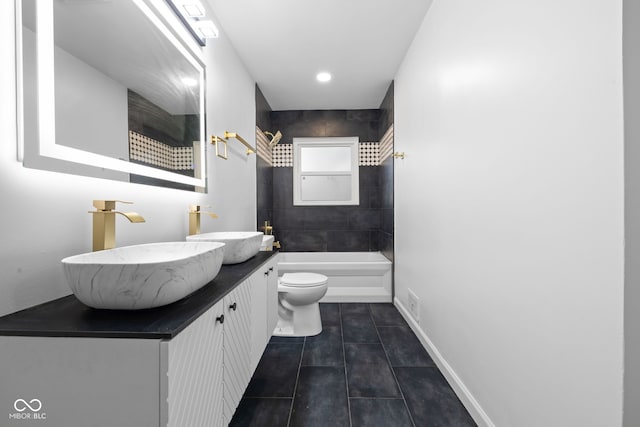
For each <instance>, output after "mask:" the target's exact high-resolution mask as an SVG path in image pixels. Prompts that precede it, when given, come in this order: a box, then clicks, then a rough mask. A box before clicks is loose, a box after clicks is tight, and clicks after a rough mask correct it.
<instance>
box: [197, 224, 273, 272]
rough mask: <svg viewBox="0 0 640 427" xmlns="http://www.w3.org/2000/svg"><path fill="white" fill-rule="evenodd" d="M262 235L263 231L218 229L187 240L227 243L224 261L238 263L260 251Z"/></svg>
mask: <svg viewBox="0 0 640 427" xmlns="http://www.w3.org/2000/svg"><path fill="white" fill-rule="evenodd" d="M262 236H263V233H262V232H261V231H218V232H213V233H203V234H194V235H193V236H187V241H190V242H222V243H224V244H225V247H224V258H223V260H222V263H223V264H238V263H240V262H245V261H246V260H248V259H249V258H251V257H252V256H254V255H255V254H257V253H258V251H259V250H260V245H261V244H262Z"/></svg>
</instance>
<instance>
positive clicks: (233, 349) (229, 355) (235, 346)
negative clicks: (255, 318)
mask: <svg viewBox="0 0 640 427" xmlns="http://www.w3.org/2000/svg"><path fill="white" fill-rule="evenodd" d="M223 303H224V345H223V347H224V356H223V357H224V359H223V360H224V375H223V378H224V409H223V414H224V418H225V421H226V422H229V421H230V420H231V418H232V417H233V413H234V412H235V410H236V408H237V407H238V404H239V403H240V399H241V398H242V395H243V394H244V390H245V389H246V387H247V384H249V380H250V379H251V372H250V366H251V285H250V282H249V280H245V281H244V282H242V283H241V284H240V285H238V287H236V288H235V289H234V290H233V291H231V292H230V293H229V294H228V295H227V296H225V297H224V299H223Z"/></svg>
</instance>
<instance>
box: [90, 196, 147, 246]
mask: <svg viewBox="0 0 640 427" xmlns="http://www.w3.org/2000/svg"><path fill="white" fill-rule="evenodd" d="M116 202H120V203H128V204H131V203H132V202H123V201H120V200H94V201H93V207H94V208H96V210H95V211H89V213H90V214H93V250H94V251H101V250H103V249H111V248H114V247H115V246H116V214H120V215H123V216H124V217H125V218H127V219H128V220H129V221H130V222H145V221H144V218H143V217H142V216H141V215H140V214H137V213H135V212H118V211H115V210H114V209H115V208H116Z"/></svg>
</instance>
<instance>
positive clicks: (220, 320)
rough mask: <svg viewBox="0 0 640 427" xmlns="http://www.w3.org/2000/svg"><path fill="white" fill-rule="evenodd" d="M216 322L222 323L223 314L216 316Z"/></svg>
mask: <svg viewBox="0 0 640 427" xmlns="http://www.w3.org/2000/svg"><path fill="white" fill-rule="evenodd" d="M216 322H220V324H221V325H222V324H223V323H224V314H221V315H220V316H218V317H216Z"/></svg>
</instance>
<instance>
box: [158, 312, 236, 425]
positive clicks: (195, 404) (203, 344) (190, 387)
mask: <svg viewBox="0 0 640 427" xmlns="http://www.w3.org/2000/svg"><path fill="white" fill-rule="evenodd" d="M223 311H224V306H223V304H222V301H220V302H218V303H217V304H216V305H214V306H213V307H211V308H210V309H209V310H207V312H206V313H204V314H203V315H202V316H200V317H199V318H198V319H197V320H196V321H194V322H193V323H192V324H191V325H189V326H188V327H187V328H186V329H185V330H183V331H182V332H180V333H179V334H178V335H177V336H176V337H175V338H173V339H172V340H170V341H163V342H162V344H161V351H160V355H161V364H164V365H165V366H166V370H161V372H166V373H167V375H166V377H165V378H161V387H162V388H163V389H164V390H166V394H163V393H161V396H163V395H164V396H166V403H167V404H166V405H165V411H163V412H164V414H163V415H164V416H163V418H164V419H165V420H167V421H166V422H164V423H161V425H168V426H170V427H174V426H175V427H180V426H193V427H197V426H203V427H205V426H206V427H209V426H222V425H226V424H223V417H222V393H223V384H222V377H223V359H222V358H223V350H222V346H223V328H224V326H226V322H225V323H224V325H223V324H222V321H224V320H226V316H225V318H224V319H223V318H221V317H220V315H222V314H223ZM163 382H165V384H162V383H163Z"/></svg>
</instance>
